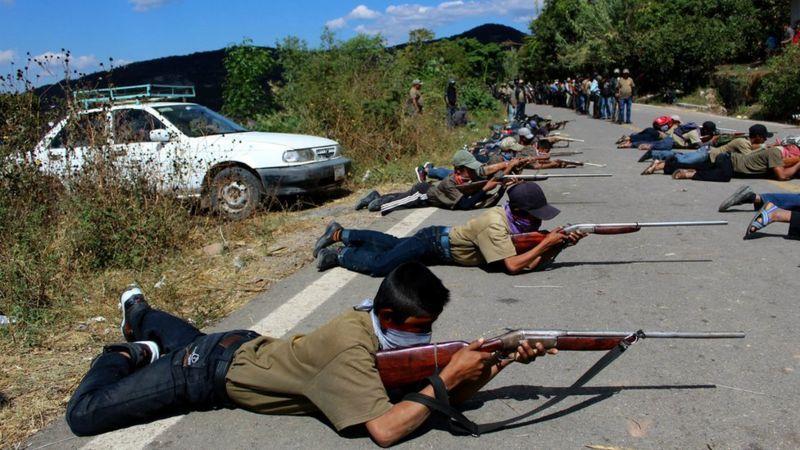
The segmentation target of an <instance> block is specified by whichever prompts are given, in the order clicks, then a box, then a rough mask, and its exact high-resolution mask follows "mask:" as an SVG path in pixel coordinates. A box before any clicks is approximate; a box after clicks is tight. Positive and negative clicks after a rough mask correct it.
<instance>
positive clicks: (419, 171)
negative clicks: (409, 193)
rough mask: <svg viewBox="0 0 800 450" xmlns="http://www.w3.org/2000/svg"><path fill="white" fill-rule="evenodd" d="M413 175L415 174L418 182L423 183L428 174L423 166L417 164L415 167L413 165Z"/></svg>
mask: <svg viewBox="0 0 800 450" xmlns="http://www.w3.org/2000/svg"><path fill="white" fill-rule="evenodd" d="M414 175H416V176H417V181H419V182H420V183H424V182H425V178H426V177H427V176H428V174H427V173H425V166H417V167H415V168H414Z"/></svg>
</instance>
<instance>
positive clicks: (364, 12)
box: [347, 5, 381, 19]
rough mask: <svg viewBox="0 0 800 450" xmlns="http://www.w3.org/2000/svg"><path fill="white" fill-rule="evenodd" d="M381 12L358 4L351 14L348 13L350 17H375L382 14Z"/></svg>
mask: <svg viewBox="0 0 800 450" xmlns="http://www.w3.org/2000/svg"><path fill="white" fill-rule="evenodd" d="M380 15H381V13H379V12H378V11H373V10H371V9H369V8H367V7H366V6H364V5H358V6H356V7H355V8H353V10H352V11H350V14H348V15H347V18H348V19H375V18H377V17H378V16H380Z"/></svg>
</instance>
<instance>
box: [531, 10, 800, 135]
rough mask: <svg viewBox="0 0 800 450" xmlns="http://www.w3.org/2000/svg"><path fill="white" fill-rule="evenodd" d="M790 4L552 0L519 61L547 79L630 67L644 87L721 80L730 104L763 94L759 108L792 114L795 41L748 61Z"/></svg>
mask: <svg viewBox="0 0 800 450" xmlns="http://www.w3.org/2000/svg"><path fill="white" fill-rule="evenodd" d="M790 11H791V5H790V0H756V1H749V0H713V1H707V0H678V1H670V2H664V1H656V0H644V1H631V0H596V1H592V2H585V1H581V0H558V1H554V0H546V1H545V3H544V7H543V9H542V11H541V14H540V15H539V16H538V17H537V18H536V19H535V20H533V21H532V22H531V24H530V29H531V33H532V36H531V37H530V38H529V39H528V41H527V42H526V44H525V45H524V46H523V48H522V49H521V51H520V63H521V67H522V68H523V71H524V72H525V73H526V75H527V76H528V77H529V78H531V79H543V80H552V79H555V78H565V77H572V76H575V75H584V76H586V75H593V74H594V73H600V74H605V75H607V74H609V73H611V71H612V70H613V69H615V68H619V69H622V68H625V67H627V68H629V69H630V70H631V72H632V74H633V76H634V78H635V80H636V83H637V85H638V86H639V90H640V93H641V94H650V93H652V94H661V93H663V92H664V91H666V90H667V89H671V90H673V91H674V90H681V91H683V92H687V93H691V92H694V91H695V90H696V89H697V88H704V89H706V90H707V89H708V88H714V89H715V90H716V91H717V92H719V94H720V97H721V99H722V100H723V101H724V103H725V105H724V106H725V107H726V108H728V110H729V111H737V110H738V111H741V110H743V109H747V105H751V104H754V103H757V102H758V103H760V104H761V106H762V108H761V109H760V115H761V116H763V117H765V118H770V119H778V120H788V119H790V118H791V115H792V114H798V113H800V110H799V109H798V108H800V106H798V105H800V103H798V102H797V101H796V99H797V98H798V97H800V84H798V83H797V82H796V80H797V77H796V75H797V69H796V68H797V67H798V63H800V56H798V51H797V46H790V48H789V49H788V50H787V51H785V52H783V53H781V54H778V55H777V56H773V57H772V58H770V59H769V60H768V61H767V64H766V67H765V68H760V69H756V70H750V66H754V67H757V66H761V65H762V64H763V63H764V60H765V59H766V58H767V55H766V53H765V51H764V42H765V41H766V40H767V37H768V36H770V35H773V36H780V35H781V32H782V26H783V24H785V23H788V21H789V12H790ZM723 65H727V66H728V69H726V70H722V71H718V70H717V68H718V66H723ZM737 68H739V69H741V70H739V69H737ZM764 69H766V70H764ZM787 69H788V70H787ZM792 76H794V78H791V77H792ZM762 77H763V80H762ZM787 80H793V81H787ZM761 81H763V83H762V82H761ZM792 99H794V101H791V100H792Z"/></svg>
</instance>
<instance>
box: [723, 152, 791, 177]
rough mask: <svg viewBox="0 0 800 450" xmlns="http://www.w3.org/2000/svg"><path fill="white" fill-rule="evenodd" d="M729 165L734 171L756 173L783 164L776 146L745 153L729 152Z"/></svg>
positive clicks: (764, 171) (781, 156)
mask: <svg viewBox="0 0 800 450" xmlns="http://www.w3.org/2000/svg"><path fill="white" fill-rule="evenodd" d="M731 165H733V171H734V172H737V173H743V174H748V175H756V174H761V173H766V172H767V171H768V170H769V169H772V168H774V167H780V166H783V155H782V154H781V149H780V148H778V147H767V148H762V149H761V150H756V151H754V152H750V153H748V154H746V155H745V154H742V153H731Z"/></svg>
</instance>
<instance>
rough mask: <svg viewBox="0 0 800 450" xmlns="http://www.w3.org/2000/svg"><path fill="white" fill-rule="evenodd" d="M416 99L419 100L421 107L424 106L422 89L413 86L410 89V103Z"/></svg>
mask: <svg viewBox="0 0 800 450" xmlns="http://www.w3.org/2000/svg"><path fill="white" fill-rule="evenodd" d="M414 99H416V100H417V103H418V104H419V106H420V107H421V106H422V91H421V90H419V89H417V88H415V87H412V88H411V90H409V91H408V103H409V104H411V105H413V104H414Z"/></svg>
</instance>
